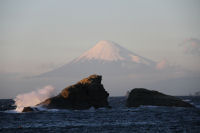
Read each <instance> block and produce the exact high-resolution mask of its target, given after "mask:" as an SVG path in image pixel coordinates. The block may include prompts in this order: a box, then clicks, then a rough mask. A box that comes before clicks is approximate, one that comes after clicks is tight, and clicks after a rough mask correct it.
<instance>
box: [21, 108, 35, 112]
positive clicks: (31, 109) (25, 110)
mask: <svg viewBox="0 0 200 133" xmlns="http://www.w3.org/2000/svg"><path fill="white" fill-rule="evenodd" d="M33 111H35V110H34V109H33V108H31V107H24V109H23V110H22V112H33Z"/></svg>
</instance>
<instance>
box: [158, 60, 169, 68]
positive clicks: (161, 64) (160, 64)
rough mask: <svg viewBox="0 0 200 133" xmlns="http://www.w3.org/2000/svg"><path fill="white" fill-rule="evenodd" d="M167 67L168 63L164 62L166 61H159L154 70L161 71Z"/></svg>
mask: <svg viewBox="0 0 200 133" xmlns="http://www.w3.org/2000/svg"><path fill="white" fill-rule="evenodd" d="M167 67H169V62H168V61H167V60H166V59H163V60H161V61H159V62H158V63H157V64H156V68H157V69H158V70H162V69H165V68H167Z"/></svg>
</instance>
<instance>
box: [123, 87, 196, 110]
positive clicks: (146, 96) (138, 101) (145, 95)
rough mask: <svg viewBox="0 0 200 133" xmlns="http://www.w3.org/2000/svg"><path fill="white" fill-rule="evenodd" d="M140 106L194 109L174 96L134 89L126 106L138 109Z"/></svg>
mask: <svg viewBox="0 0 200 133" xmlns="http://www.w3.org/2000/svg"><path fill="white" fill-rule="evenodd" d="M140 105H152V106H174V107H194V106H193V105H191V104H189V103H187V102H184V101H182V100H181V99H179V98H177V97H174V96H169V95H165V94H163V93H160V92H158V91H153V90H147V89H143V88H135V89H133V90H131V92H130V93H129V95H128V99H127V101H126V106H127V107H139V106H140Z"/></svg>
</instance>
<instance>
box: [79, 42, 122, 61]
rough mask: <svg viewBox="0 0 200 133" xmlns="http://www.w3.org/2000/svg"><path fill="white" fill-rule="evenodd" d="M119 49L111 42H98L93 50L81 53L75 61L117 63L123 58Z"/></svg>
mask: <svg viewBox="0 0 200 133" xmlns="http://www.w3.org/2000/svg"><path fill="white" fill-rule="evenodd" d="M120 50H121V48H120V47H119V45H118V44H116V43H114V42H112V41H107V40H103V41H99V42H98V43H97V44H96V45H95V46H94V47H93V48H91V49H90V50H88V51H86V52H85V53H83V55H82V56H80V57H79V58H78V59H77V60H80V59H87V60H90V59H98V60H106V61H117V60H123V59H124V58H123V57H122V56H121V55H120Z"/></svg>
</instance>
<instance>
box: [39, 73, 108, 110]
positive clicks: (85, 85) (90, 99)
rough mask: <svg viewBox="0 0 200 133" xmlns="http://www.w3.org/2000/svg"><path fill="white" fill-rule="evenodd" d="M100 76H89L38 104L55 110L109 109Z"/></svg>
mask: <svg viewBox="0 0 200 133" xmlns="http://www.w3.org/2000/svg"><path fill="white" fill-rule="evenodd" d="M101 79H102V77H101V76H100V75H91V76H89V77H88V78H85V79H82V80H81V81H79V82H78V83H76V84H74V85H71V86H69V87H67V88H65V89H63V90H62V91H61V93H60V94H59V95H57V96H55V97H52V98H49V99H47V100H45V101H44V102H42V103H40V104H38V105H41V106H44V107H47V108H56V109H89V108H90V107H94V108H100V107H109V104H108V101H107V98H108V96H109V94H108V92H107V91H106V90H105V89H104V87H103V85H102V84H101Z"/></svg>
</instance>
